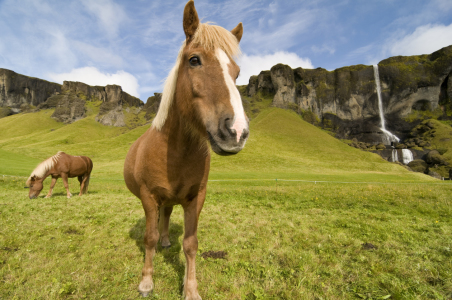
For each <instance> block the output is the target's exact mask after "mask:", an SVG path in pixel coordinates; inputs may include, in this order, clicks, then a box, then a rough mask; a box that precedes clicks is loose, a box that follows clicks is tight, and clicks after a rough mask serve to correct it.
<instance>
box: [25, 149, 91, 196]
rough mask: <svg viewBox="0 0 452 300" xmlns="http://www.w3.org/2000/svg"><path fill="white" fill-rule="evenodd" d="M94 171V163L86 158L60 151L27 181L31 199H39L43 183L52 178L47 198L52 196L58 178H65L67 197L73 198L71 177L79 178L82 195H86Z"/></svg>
mask: <svg viewBox="0 0 452 300" xmlns="http://www.w3.org/2000/svg"><path fill="white" fill-rule="evenodd" d="M92 170H93V162H92V161H91V159H90V158H89V157H86V156H72V155H68V154H66V153H64V152H61V151H59V152H58V153H57V154H55V155H54V156H52V157H49V158H48V159H46V160H45V161H43V162H42V163H40V164H39V165H38V166H37V167H36V169H34V171H33V172H31V175H30V177H29V178H28V180H27V183H26V185H27V186H26V188H29V189H30V193H29V195H28V196H29V197H30V199H33V198H37V197H38V196H39V193H40V192H41V191H42V189H43V187H44V186H43V184H42V183H43V181H44V180H45V179H46V178H47V177H48V176H52V182H51V183H50V190H49V192H48V193H47V196H46V198H49V197H51V196H52V191H53V187H54V186H55V183H56V181H57V179H58V178H60V177H61V178H63V183H64V187H65V188H66V192H67V197H68V198H71V196H72V194H71V193H70V192H69V184H68V181H67V179H68V178H69V177H70V178H72V177H78V181H79V182H80V194H79V196H81V195H82V194H85V193H86V192H87V191H88V185H89V177H90V174H91V171H92Z"/></svg>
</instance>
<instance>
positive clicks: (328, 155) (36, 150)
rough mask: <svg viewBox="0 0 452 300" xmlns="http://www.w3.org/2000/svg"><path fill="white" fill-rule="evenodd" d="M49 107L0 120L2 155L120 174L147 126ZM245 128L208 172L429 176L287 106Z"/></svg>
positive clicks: (221, 175)
mask: <svg viewBox="0 0 452 300" xmlns="http://www.w3.org/2000/svg"><path fill="white" fill-rule="evenodd" d="M51 114H52V110H45V111H40V112H38V113H31V114H20V115H15V116H11V117H7V118H3V119H0V150H2V152H0V155H2V156H3V158H2V159H3V161H5V160H8V161H16V160H18V159H19V158H20V157H21V156H20V155H23V156H24V157H27V159H26V160H25V161H29V163H30V167H29V172H31V171H32V170H33V168H34V167H35V165H36V161H39V160H43V159H45V158H47V157H49V156H51V155H53V154H55V153H56V152H57V151H65V152H67V153H68V154H72V155H87V156H89V157H91V159H92V160H93V162H94V170H93V177H97V178H114V179H118V180H120V179H121V178H122V167H123V163H124V158H125V156H126V153H127V151H128V149H129V147H130V145H131V144H132V143H133V142H134V141H135V140H136V139H137V138H138V137H139V136H140V135H141V134H143V133H144V132H145V131H146V130H147V129H148V128H149V126H150V125H149V124H148V125H145V126H141V127H137V128H135V129H133V130H127V129H125V128H116V127H108V126H103V125H100V124H99V123H97V122H96V121H95V120H94V115H91V116H89V117H87V118H85V119H83V120H80V121H77V122H74V123H72V124H69V125H64V124H61V123H58V122H55V121H54V120H52V119H51V118H50V115H51ZM250 129H251V135H250V138H249V140H248V142H247V144H246V146H245V149H244V150H242V151H241V152H240V153H239V154H238V155H235V156H228V157H222V156H218V155H215V154H212V168H211V179H228V178H235V179H238V178H241V179H247V178H248V179H250V178H251V179H252V178H254V179H275V178H280V179H305V180H332V181H418V180H431V178H430V177H428V176H425V175H422V174H419V173H413V172H408V171H407V170H406V169H405V168H403V167H401V166H399V165H396V164H393V163H388V162H386V161H385V160H383V159H382V158H381V157H380V156H378V155H376V154H373V153H367V152H363V151H360V150H357V149H355V148H352V147H350V146H348V145H346V144H344V143H342V142H341V141H339V140H337V139H335V138H333V137H331V136H330V135H328V134H327V133H325V132H323V131H322V130H320V129H319V128H317V127H315V126H313V125H311V124H309V123H307V122H305V121H303V120H302V119H301V118H300V116H298V115H297V114H295V113H294V112H292V111H288V110H283V109H278V108H268V109H265V110H263V111H262V112H261V113H260V114H259V115H258V116H257V117H256V118H255V119H254V120H253V121H252V122H251V124H250ZM8 156H9V157H8ZM32 161H33V163H31V162H32ZM7 168H13V169H8V170H9V171H8V174H16V173H17V175H21V174H24V169H23V168H24V167H23V165H22V166H21V167H20V168H19V167H18V168H17V169H16V168H15V167H14V164H8V167H7ZM0 170H2V169H0ZM3 170H5V168H3ZM5 172H6V171H5ZM29 172H25V173H26V174H28V173H29Z"/></svg>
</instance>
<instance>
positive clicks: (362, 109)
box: [247, 46, 452, 143]
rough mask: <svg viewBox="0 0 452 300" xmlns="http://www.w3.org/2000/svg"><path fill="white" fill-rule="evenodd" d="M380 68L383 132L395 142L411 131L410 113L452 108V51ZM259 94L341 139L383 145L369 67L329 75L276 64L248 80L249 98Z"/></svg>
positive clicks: (396, 60)
mask: <svg viewBox="0 0 452 300" xmlns="http://www.w3.org/2000/svg"><path fill="white" fill-rule="evenodd" d="M378 66H379V73H380V82H381V87H382V102H383V110H384V114H385V119H386V129H388V130H389V131H391V132H392V133H394V134H395V135H397V136H398V137H399V138H402V139H404V138H405V137H407V135H408V133H409V131H410V129H411V128H412V127H413V125H412V124H407V123H406V122H405V121H403V118H404V117H406V116H407V115H408V114H409V113H410V112H411V111H412V110H413V109H414V110H435V109H437V108H439V107H440V108H445V107H446V106H448V107H451V108H452V74H451V73H452V46H449V47H445V48H443V49H440V50H438V51H436V52H434V53H432V54H430V55H419V56H406V57H404V56H397V57H391V58H388V59H385V60H383V61H381V62H380V63H379V64H378ZM268 73H270V76H268ZM259 92H266V93H268V92H272V93H274V98H273V105H274V106H277V107H281V108H287V107H290V108H292V107H291V106H296V107H299V109H300V110H302V111H311V112H313V113H315V114H316V115H317V116H318V118H319V119H320V120H322V123H323V124H324V125H326V126H333V127H335V128H336V129H337V133H338V135H337V136H338V137H339V138H349V139H351V138H353V137H356V138H358V140H360V141H363V142H364V141H365V142H367V141H373V142H374V143H378V142H380V141H381V139H380V138H379V137H381V136H382V134H383V133H382V132H381V130H380V127H381V124H380V123H381V121H380V117H379V110H378V96H377V93H376V84H375V78H374V72H373V67H372V66H365V65H356V66H350V67H343V68H339V69H336V70H334V71H327V70H325V69H322V68H317V69H302V68H297V69H291V68H290V67H289V66H287V65H282V64H278V65H276V66H273V67H272V68H271V70H270V71H263V72H261V73H260V74H259V76H257V77H256V76H252V77H251V78H250V83H249V84H248V87H247V93H248V96H250V97H251V96H253V95H255V94H256V93H259ZM332 116H334V117H332ZM415 125H416V124H415Z"/></svg>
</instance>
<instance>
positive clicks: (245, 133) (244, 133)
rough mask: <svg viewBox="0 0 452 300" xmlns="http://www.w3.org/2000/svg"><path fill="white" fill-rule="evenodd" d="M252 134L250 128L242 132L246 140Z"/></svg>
mask: <svg viewBox="0 0 452 300" xmlns="http://www.w3.org/2000/svg"><path fill="white" fill-rule="evenodd" d="M249 135H250V131H249V130H248V129H244V130H243V132H242V139H244V140H246V139H247V138H248V136H249Z"/></svg>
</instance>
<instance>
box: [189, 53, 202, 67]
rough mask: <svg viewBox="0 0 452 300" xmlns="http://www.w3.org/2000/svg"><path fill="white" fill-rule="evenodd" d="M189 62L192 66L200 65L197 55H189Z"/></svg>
mask: <svg viewBox="0 0 452 300" xmlns="http://www.w3.org/2000/svg"><path fill="white" fill-rule="evenodd" d="M189 62H190V66H192V67H196V66H200V65H201V61H200V60H199V57H197V56H193V57H191V58H190V60H189Z"/></svg>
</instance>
